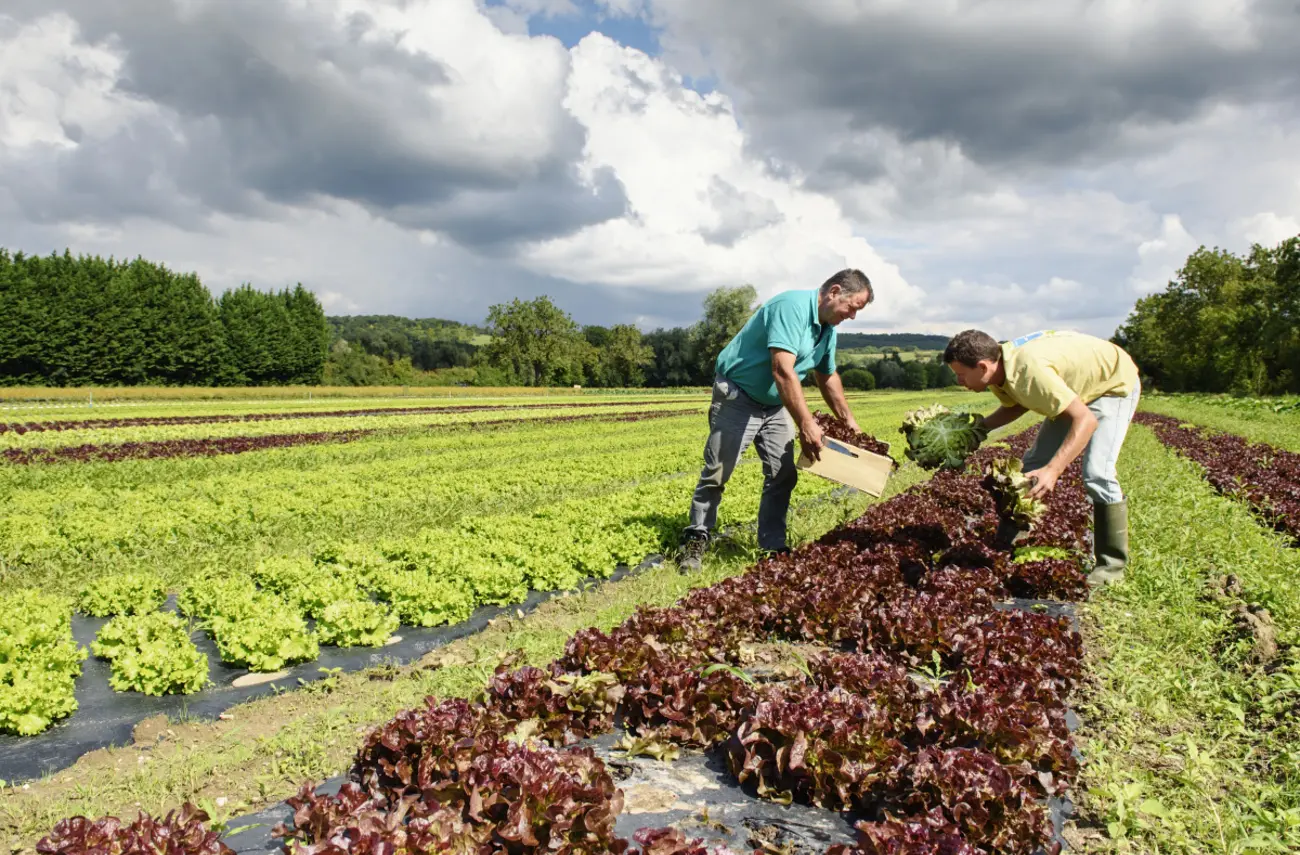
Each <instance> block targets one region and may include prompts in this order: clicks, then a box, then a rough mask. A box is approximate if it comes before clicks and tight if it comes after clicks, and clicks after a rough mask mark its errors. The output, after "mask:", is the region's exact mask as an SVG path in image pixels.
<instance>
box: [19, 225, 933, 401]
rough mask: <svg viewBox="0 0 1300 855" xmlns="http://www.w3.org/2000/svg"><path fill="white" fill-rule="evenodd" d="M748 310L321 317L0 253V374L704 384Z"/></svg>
mask: <svg viewBox="0 0 1300 855" xmlns="http://www.w3.org/2000/svg"><path fill="white" fill-rule="evenodd" d="M758 305H759V304H758V296H757V293H756V292H755V290H754V288H753V287H752V286H749V285H743V286H739V287H733V288H725V287H724V288H719V289H717V290H715V291H713V292H711V293H709V294H708V295H707V296H706V297H705V298H704V301H703V307H702V308H703V314H702V317H701V318H700V320H699V321H698V322H696V323H694V324H692V325H689V326H685V327H677V328H672V329H657V330H655V331H653V332H650V333H645V334H643V333H642V332H641V331H640V330H639V329H637V328H636V327H635V326H632V325H630V324H615V325H612V326H600V325H580V324H578V323H577V322H576V321H574V320H573V318H572V317H571V316H570V315H569V314H568V313H566V312H565V311H563V310H562V309H561V308H560V307H558V306H556V305H555V304H554V303H553V302H552V301H551V299H550V298H549V297H546V296H540V297H537V298H535V299H531V300H519V299H515V300H512V301H510V302H508V303H500V304H497V305H493V306H491V307H489V309H488V313H487V318H486V320H485V323H484V325H483V326H473V325H468V324H461V323H457V322H454V321H445V320H440V319H436V318H426V319H409V318H403V317H398V316H395V315H358V316H344V317H329V318H327V317H326V316H325V314H324V311H323V310H322V308H321V305H320V303H319V301H317V299H316V297H315V296H314V295H313V294H312V293H311V292H310V291H308V290H307V289H305V288H304V287H303V286H302V285H296V286H294V287H293V288H286V289H284V290H281V291H277V292H263V291H259V290H256V289H254V288H253V287H252V286H251V285H247V284H245V285H241V286H240V287H238V288H234V289H231V290H228V291H226V292H225V293H223V294H222V295H221V296H220V297H214V296H213V295H212V294H211V292H209V291H208V289H207V288H206V287H205V286H204V285H203V283H202V282H201V281H200V280H199V277H198V276H197V275H195V274H193V273H177V272H174V271H171V270H168V269H167V268H166V267H165V266H163V265H161V264H155V263H152V262H149V261H146V260H144V259H141V258H137V259H135V260H133V261H119V260H115V259H112V258H109V259H104V258H100V257H98V256H79V257H73V256H72V255H71V253H70V252H68V251H65V252H64V253H63V254H62V255H59V254H51V255H50V256H48V257H39V256H26V255H23V254H22V253H15V254H12V255H11V254H10V253H9V252H8V251H6V250H0V384H4V385H49V386H80V385H87V386H127V385H142V384H153V385H192V386H212V385H296V384H303V385H317V384H321V383H324V384H328V385H394V384H407V385H444V384H452V383H459V384H467V385H480V386H506V385H524V386H571V385H581V386H595V387H638V386H652V387H667V386H707V385H710V384H711V383H712V382H713V374H714V368H713V366H714V362H715V361H716V359H717V356H718V353H720V352H721V350H722V348H723V347H725V346H726V344H727V342H728V341H730V340H731V338H732V337H733V336H734V335H735V334H736V333H737V332H738V331H739V330H740V328H741V327H742V326H743V325H744V324H745V322H746V321H747V320H748V319H749V317H750V315H752V314H753V312H754V311H756V310H757V308H758ZM859 337H861V338H863V341H861V342H858V341H856V340H853V339H851V338H850V336H845V341H850V342H852V343H853V344H870V345H874V346H885V347H892V348H900V347H901V348H903V349H912V348H914V347H916V346H917V345H923V344H932V341H931V340H930V339H933V338H934V337H933V336H930V337H926V336H919V335H918V336H912V335H908V334H901V335H891V336H883V337H866V336H861V335H859ZM868 339H870V340H869V341H868ZM842 347H843V345H842ZM868 359H870V357H868ZM842 362H843V364H842V366H841V367H842V372H841V373H842V376H843V378H844V382H845V385H846V386H847V387H849V388H853V389H871V388H910V389H922V388H927V387H930V386H936V385H948V384H950V383H951V382H953V379H954V378H952V376H951V372H949V371H948V370H947V368H946V367H944V366H941V365H939V364H937V363H935V362H933V361H932V360H930V361H925V360H920V359H913V360H909V361H906V362H904V361H902V360H901V359H900V358H899V355H898V354H897V353H896V352H895V353H892V354H886V355H884V356H882V357H878V358H876V360H875V361H874V362H866V363H857V364H855V363H854V362H853V361H850V360H847V357H846V360H842ZM808 382H810V383H811V382H812V381H811V378H809V381H808Z"/></svg>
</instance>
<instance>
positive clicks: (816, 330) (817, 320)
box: [812, 288, 823, 341]
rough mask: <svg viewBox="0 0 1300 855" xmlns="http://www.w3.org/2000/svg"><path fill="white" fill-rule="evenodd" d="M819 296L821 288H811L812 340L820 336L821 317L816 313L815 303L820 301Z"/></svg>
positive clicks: (816, 306)
mask: <svg viewBox="0 0 1300 855" xmlns="http://www.w3.org/2000/svg"><path fill="white" fill-rule="evenodd" d="M820 298H821V289H820V288H814V289H813V290H812V324H813V340H814V341H816V340H817V339H820V338H821V337H822V326H823V324H822V319H821V316H820V315H818V314H817V308H818V305H817V304H818V303H819V302H820Z"/></svg>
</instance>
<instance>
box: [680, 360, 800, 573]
mask: <svg viewBox="0 0 1300 855" xmlns="http://www.w3.org/2000/svg"><path fill="white" fill-rule="evenodd" d="M794 433H795V431H794V421H793V420H792V419H791V418H790V414H789V413H788V412H786V410H785V407H784V406H783V405H781V404H777V405H775V406H769V405H767V404H761V403H759V402H758V401H755V400H754V399H753V398H751V397H749V396H748V395H746V394H745V393H744V392H743V391H741V388H740V387H739V386H737V385H736V384H735V383H733V382H731V381H730V380H728V379H727V378H725V377H721V376H719V377H715V378H714V380H713V401H712V403H710V405H709V438H708V440H707V441H706V442H705V443H704V469H703V470H701V472H700V480H699V483H698V484H696V486H695V495H694V496H693V497H692V498H691V515H690V522H689V523H688V524H687V526H686V533H687V534H695V535H707V534H708V533H710V532H712V531H713V529H714V528H715V527H716V526H717V523H718V505H719V503H721V501H722V491H723V489H724V488H725V487H726V484H727V481H728V479H730V478H731V473H732V471H733V470H734V469H735V468H736V464H737V463H739V462H740V456H741V455H742V454H744V453H745V449H747V448H748V447H749V444H750V443H751V442H752V443H754V447H755V448H756V449H757V450H758V456H759V459H760V460H761V461H762V462H763V495H762V498H761V500H760V501H759V505H758V546H759V548H760V549H781V548H782V547H784V546H785V545H786V542H785V518H786V512H787V511H789V509H790V494H791V493H792V492H794V485H795V483H796V482H797V481H798V479H799V471H798V470H797V469H796V468H795V465H794Z"/></svg>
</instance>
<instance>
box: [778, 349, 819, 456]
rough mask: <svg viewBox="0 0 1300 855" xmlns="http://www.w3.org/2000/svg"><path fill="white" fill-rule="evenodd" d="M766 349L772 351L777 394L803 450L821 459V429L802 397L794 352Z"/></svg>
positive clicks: (801, 387)
mask: <svg viewBox="0 0 1300 855" xmlns="http://www.w3.org/2000/svg"><path fill="white" fill-rule="evenodd" d="M768 350H770V351H771V353H772V377H773V378H775V379H776V391H777V394H779V395H780V396H781V403H783V404H785V408H786V409H787V410H788V411H789V412H790V417H791V418H792V419H794V424H795V427H797V428H798V429H799V442H800V444H801V445H802V446H803V448H804V450H805V451H807V452H808V453H809V454H811V455H812V456H813V457H814V458H815V459H817V460H821V452H822V429H821V428H820V427H819V426H818V425H817V420H816V419H814V418H813V416H812V411H811V410H809V409H808V404H807V402H806V401H804V399H803V386H802V384H800V382H799V375H798V374H796V373H795V370H794V354H793V353H790V352H789V351H788V350H779V349H777V348H775V347H770V348H768Z"/></svg>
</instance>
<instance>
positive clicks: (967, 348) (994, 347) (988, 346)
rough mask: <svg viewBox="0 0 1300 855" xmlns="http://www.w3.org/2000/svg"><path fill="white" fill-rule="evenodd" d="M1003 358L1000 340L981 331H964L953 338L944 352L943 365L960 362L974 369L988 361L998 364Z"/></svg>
mask: <svg viewBox="0 0 1300 855" xmlns="http://www.w3.org/2000/svg"><path fill="white" fill-rule="evenodd" d="M1001 356H1002V345H1000V344H998V340H997V339H995V338H994V337H993V336H991V335H989V334H988V333H986V332H981V331H980V330H964V331H962V332H959V333H957V334H956V335H955V336H953V337H952V341H950V342H948V346H947V347H946V348H944V351H943V363H944V365H947V364H949V363H952V362H960V363H961V364H962V365H965V366H966V367H967V368H974V367H975V365H976V363H978V362H980V361H982V360H985V359H987V360H988V361H990V362H997V361H998V359H999V358H1000V357H1001Z"/></svg>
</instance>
